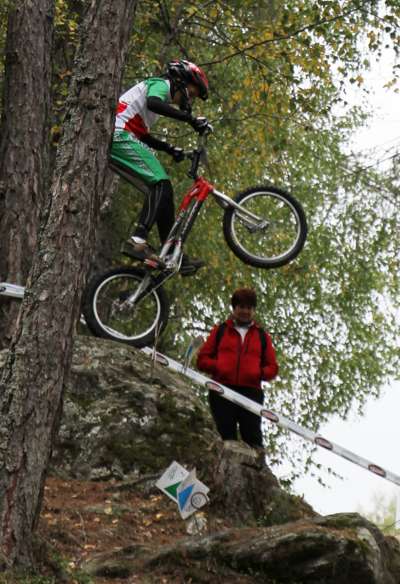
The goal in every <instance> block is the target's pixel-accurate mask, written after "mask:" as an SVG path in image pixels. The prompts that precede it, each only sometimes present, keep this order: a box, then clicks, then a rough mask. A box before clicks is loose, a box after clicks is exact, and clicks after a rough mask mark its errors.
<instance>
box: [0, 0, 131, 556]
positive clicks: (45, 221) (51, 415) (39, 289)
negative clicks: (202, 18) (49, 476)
mask: <svg viewBox="0 0 400 584" xmlns="http://www.w3.org/2000/svg"><path fill="white" fill-rule="evenodd" d="M136 4H137V2H136V1H135V0H90V2H89V3H88V5H87V9H86V13H85V15H84V19H83V24H82V29H81V36H80V43H79V47H78V50H77V57H76V60H75V63H76V65H75V71H74V74H73V79H72V82H71V90H70V96H69V101H68V104H67V113H66V119H65V125H64V134H63V137H62V140H61V144H60V147H59V152H58V155H57V162H56V169H55V172H54V178H53V185H52V193H51V197H50V199H49V201H48V204H47V206H46V208H45V209H44V212H43V215H42V223H41V227H40V230H39V238H38V246H37V253H36V254H35V256H34V261H33V266H32V270H31V272H30V275H29V278H28V283H27V285H28V289H27V293H26V295H25V298H24V301H23V304H22V307H21V312H20V315H19V319H18V323H17V330H16V333H15V335H14V338H13V341H12V344H11V347H10V351H9V355H8V358H7V363H6V366H5V368H4V373H3V377H2V379H1V382H0V412H1V418H0V419H1V422H0V551H1V553H2V555H3V558H4V561H5V563H6V564H7V565H9V566H17V565H20V566H21V565H23V566H31V565H32V563H33V562H34V557H33V551H32V542H33V537H32V536H33V532H34V529H35V527H36V524H37V520H38V516H39V513H40V508H41V502H42V495H43V487H44V480H45V476H46V470H47V467H48V463H49V458H50V455H51V449H52V442H53V438H54V436H55V433H56V432H57V429H58V421H59V417H60V413H61V409H62V396H63V389H64V386H65V382H66V379H67V376H68V373H69V369H70V362H71V350H72V338H73V332H74V329H75V326H76V322H77V320H78V317H79V307H80V299H81V292H82V289H83V287H84V284H85V274H86V271H87V269H88V264H89V260H90V258H91V256H92V253H93V242H94V233H95V228H96V224H97V218H98V212H99V206H100V200H101V197H102V191H103V187H104V181H105V176H106V169H107V158H108V149H109V143H110V138H111V134H112V128H113V121H114V115H113V114H114V110H115V104H116V99H117V96H118V91H119V89H120V82H121V70H122V64H123V61H124V57H125V53H126V50H127V46H128V38H129V32H130V30H131V25H132V22H133V16H134V11H135V7H136Z"/></svg>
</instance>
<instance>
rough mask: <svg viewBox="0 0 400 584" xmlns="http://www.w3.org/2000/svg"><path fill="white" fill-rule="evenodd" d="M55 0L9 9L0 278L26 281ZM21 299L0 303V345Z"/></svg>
mask: <svg viewBox="0 0 400 584" xmlns="http://www.w3.org/2000/svg"><path fill="white" fill-rule="evenodd" d="M53 14H54V0H23V1H20V2H16V3H15V4H13V5H12V7H11V8H10V12H9V19H8V29H7V42H6V62H5V84H4V93H3V108H2V111H3V116H2V121H1V129H0V136H1V138H0V234H1V241H0V249H1V253H0V281H6V282H11V283H12V284H23V285H24V284H25V281H26V278H27V276H28V273H29V270H30V268H31V265H32V254H33V250H34V249H35V245H36V237H37V235H36V234H37V227H38V220H39V210H40V206H41V203H42V199H43V196H44V193H45V192H46V190H47V187H48V184H47V181H48V173H47V170H48V157H49V139H48V129H49V120H50V109H51V107H50V90H51V60H52V59H51V54H52V52H51V46H52V36H53ZM19 308H20V304H19V302H18V301H14V302H12V301H9V300H7V301H6V302H4V301H3V302H2V303H0V349H1V348H4V347H5V346H8V344H9V342H10V340H11V336H12V333H13V330H14V327H15V321H16V318H17V315H18V311H19Z"/></svg>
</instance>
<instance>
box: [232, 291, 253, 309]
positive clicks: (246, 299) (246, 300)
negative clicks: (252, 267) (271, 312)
mask: <svg viewBox="0 0 400 584" xmlns="http://www.w3.org/2000/svg"><path fill="white" fill-rule="evenodd" d="M231 304H232V307H233V308H235V306H237V305H238V304H240V305H242V306H251V307H253V308H255V307H256V306H257V296H256V293H255V292H254V290H253V289H252V288H238V289H237V290H235V291H234V293H233V294H232V298H231Z"/></svg>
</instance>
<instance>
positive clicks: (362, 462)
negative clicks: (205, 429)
mask: <svg viewBox="0 0 400 584" xmlns="http://www.w3.org/2000/svg"><path fill="white" fill-rule="evenodd" d="M142 351H143V352H144V353H146V355H149V356H150V357H151V356H153V357H154V358H155V360H156V361H157V363H159V364H160V365H164V366H166V367H169V368H170V369H172V370H173V371H177V372H178V373H181V374H183V375H186V376H187V377H189V378H190V379H193V381H195V382H196V383H198V384H199V385H202V386H203V387H205V388H207V389H210V390H212V391H216V392H218V393H219V394H221V395H222V396H223V397H224V398H225V399H227V400H229V401H231V402H233V403H236V404H239V405H240V406H242V407H244V408H245V409H246V410H249V411H250V412H252V413H253V414H256V415H258V416H261V417H263V418H265V419H266V420H268V421H269V422H272V423H274V424H277V425H278V426H281V428H286V429H287V430H290V432H294V433H295V434H297V435H298V436H301V437H302V438H304V439H305V440H308V441H309V442H312V443H313V444H316V445H317V446H320V447H321V448H325V449H326V450H329V451H330V452H333V453H334V454H337V455H338V456H340V457H341V458H345V459H346V460H349V461H350V462H353V463H354V464H357V465H358V466H361V467H362V468H365V469H366V470H369V471H370V472H372V473H374V474H376V475H378V476H380V477H382V478H384V479H386V480H388V481H390V482H392V483H395V484H396V485H399V486H400V476H398V475H396V474H394V473H392V472H390V471H388V470H386V469H384V468H382V467H381V466H379V465H378V464H375V463H373V462H371V461H370V460H367V459H366V458H363V457H362V456H358V455H357V454H354V452H351V451H350V450H347V449H346V448H342V446H339V445H338V444H335V443H334V442H332V441H331V440H327V439H326V438H324V437H323V436H320V435H319V434H317V433H315V432H312V431H311V430H307V428H303V427H302V426H299V425H298V424H296V423H295V422H292V420H290V419H289V418H286V416H283V415H282V414H279V413H277V412H275V411H273V410H270V409H268V408H267V407H265V405H263V406H260V405H259V404H257V403H256V402H254V401H252V400H250V399H248V398H246V397H244V396H242V395H240V394H238V393H236V392H235V391H233V390H232V389H229V388H228V387H226V386H225V385H222V384H221V383H217V382H216V381H212V380H211V379H208V377H205V376H204V375H202V374H201V373H198V372H197V371H194V369H190V367H186V368H185V367H184V366H182V365H181V364H180V363H179V362H178V361H175V360H174V359H171V358H170V357H166V356H165V355H163V354H162V353H158V352H156V353H154V351H153V349H150V348H149V347H144V348H143V349H142Z"/></svg>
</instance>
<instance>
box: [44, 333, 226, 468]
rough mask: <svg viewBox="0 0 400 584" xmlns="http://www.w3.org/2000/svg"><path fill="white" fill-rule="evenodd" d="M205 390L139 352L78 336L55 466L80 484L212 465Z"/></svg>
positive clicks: (211, 431) (212, 436)
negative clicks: (177, 465) (171, 468)
mask: <svg viewBox="0 0 400 584" xmlns="http://www.w3.org/2000/svg"><path fill="white" fill-rule="evenodd" d="M202 395H203V393H202V392H200V390H199V389H196V388H194V387H193V386H192V385H191V383H190V381H189V380H188V379H187V378H184V377H182V376H180V375H176V374H173V373H170V372H169V371H168V370H167V369H165V368H163V367H161V366H159V365H156V366H155V367H153V365H152V362H151V359H150V358H149V357H148V356H147V355H145V354H144V353H143V352H142V351H139V350H137V349H134V348H131V347H129V346H127V345H122V344H119V343H115V342H112V341H107V340H103V339H94V338H92V337H78V338H77V339H76V342H75V348H74V355H73V363H72V372H71V377H70V381H69V383H68V387H67V391H66V393H65V398H64V412H63V417H62V422H61V427H60V431H59V435H58V438H57V442H56V445H55V448H54V454H53V462H52V465H53V468H55V469H57V471H58V472H60V471H61V472H63V473H64V475H65V476H70V477H73V478H81V479H87V478H89V479H102V480H104V479H109V478H116V479H126V478H135V477H137V476H140V475H145V474H150V475H151V474H154V473H158V474H159V473H160V472H161V471H162V470H163V469H164V468H165V467H166V466H168V465H169V464H170V463H171V462H172V460H174V459H176V460H177V461H179V462H180V463H181V464H184V465H188V466H189V467H193V466H198V462H199V460H201V461H202V462H203V465H204V468H207V461H208V460H209V461H210V464H211V462H212V459H213V457H214V455H213V452H212V448H211V447H212V445H213V443H214V442H215V441H216V440H218V436H217V434H216V432H215V430H214V426H213V422H212V420H211V418H210V415H209V411H208V406H207V404H206V402H205V400H204V399H202Z"/></svg>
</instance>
